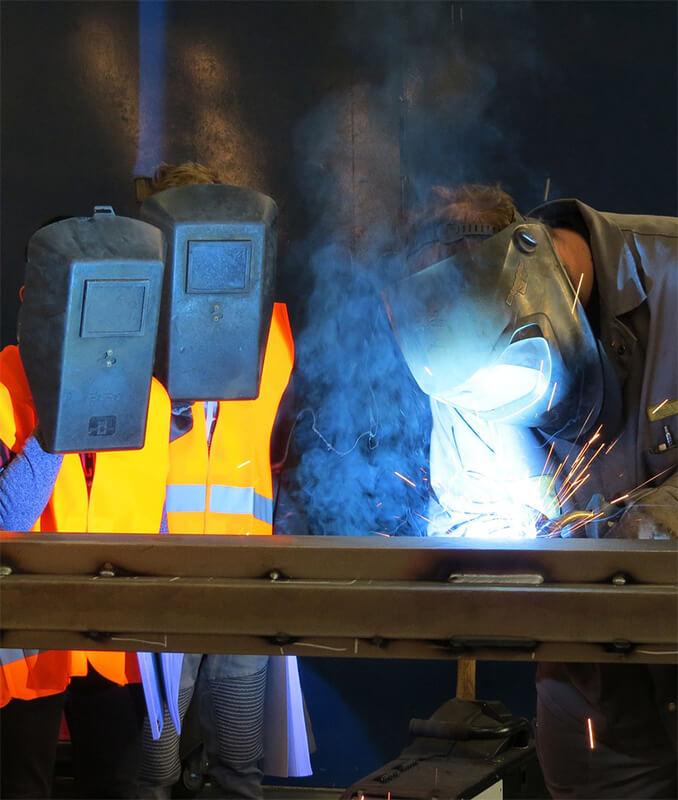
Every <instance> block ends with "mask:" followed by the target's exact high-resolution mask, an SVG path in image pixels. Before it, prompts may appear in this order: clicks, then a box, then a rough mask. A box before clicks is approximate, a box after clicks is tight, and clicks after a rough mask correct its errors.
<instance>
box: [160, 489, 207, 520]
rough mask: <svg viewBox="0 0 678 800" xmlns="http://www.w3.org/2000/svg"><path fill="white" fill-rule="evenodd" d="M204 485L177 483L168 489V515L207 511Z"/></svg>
mask: <svg viewBox="0 0 678 800" xmlns="http://www.w3.org/2000/svg"><path fill="white" fill-rule="evenodd" d="M205 494H206V491H205V484H204V483H175V484H170V485H169V486H168V487H167V500H166V507H167V513H168V514H175V513H181V512H192V513H196V512H197V513H198V514H202V513H204V511H205Z"/></svg>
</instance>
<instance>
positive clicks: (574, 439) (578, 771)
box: [385, 185, 678, 798]
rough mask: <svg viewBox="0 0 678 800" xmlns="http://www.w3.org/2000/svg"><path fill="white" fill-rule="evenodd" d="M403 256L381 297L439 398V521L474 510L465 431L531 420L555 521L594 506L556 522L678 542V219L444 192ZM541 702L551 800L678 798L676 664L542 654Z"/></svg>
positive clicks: (590, 531) (434, 458)
mask: <svg viewBox="0 0 678 800" xmlns="http://www.w3.org/2000/svg"><path fill="white" fill-rule="evenodd" d="M408 252H409V263H410V268H411V274H410V275H409V276H408V277H407V278H406V279H404V280H403V281H402V282H401V283H400V284H398V285H396V286H395V287H392V288H391V289H390V290H389V291H387V292H386V293H385V300H386V304H387V307H388V311H389V315H390V319H391V323H392V326H393V328H394V331H395V334H396V336H397V338H398V341H399V343H400V346H401V348H402V351H403V354H404V356H405V358H406V360H407V362H408V366H409V367H410V370H411V371H412V373H413V375H414V377H415V378H416V380H417V382H418V383H419V385H420V387H421V388H422V389H423V390H424V391H425V392H426V393H428V394H429V395H430V397H431V405H432V409H433V430H432V442H431V484H432V486H434V487H435V488H436V490H437V491H438V492H439V493H440V494H441V495H443V497H442V498H439V499H441V500H442V502H443V508H442V512H441V513H442V514H443V515H444V514H445V513H448V512H455V513H456V516H457V517H459V516H461V517H462V522H463V518H464V514H465V513H466V512H467V511H468V509H465V508H461V510H460V511H458V510H457V509H455V508H454V502H453V501H452V504H451V505H450V497H454V493H455V486H454V484H455V479H456V478H457V477H459V476H460V475H461V477H462V478H466V477H468V476H467V475H465V474H464V469H463V467H464V465H463V463H460V460H459V458H457V459H456V461H455V459H454V457H452V456H451V455H450V454H453V455H454V454H458V453H459V448H458V442H457V440H456V438H455V432H458V431H459V430H461V429H462V428H464V427H468V426H469V425H470V426H471V427H472V428H473V427H474V425H476V427H477V428H478V429H479V436H481V437H482V436H483V435H484V433H486V432H487V430H488V429H490V428H492V427H494V428H496V429H501V428H506V427H508V426H509V425H510V426H512V428H513V429H514V430H515V431H516V432H518V431H520V429H521V428H523V429H527V428H529V429H531V436H530V437H529V442H528V444H529V447H528V448H527V449H528V451H529V450H530V448H531V453H530V454H529V455H528V460H529V458H530V457H531V458H532V461H533V462H534V464H536V465H537V466H538V465H539V463H540V462H541V473H544V474H549V469H550V468H549V467H548V465H547V462H549V461H550V462H551V465H554V464H555V465H557V466H558V468H559V469H560V473H559V474H560V486H561V487H562V491H559V492H558V497H557V500H556V505H555V506H553V505H552V504H551V507H550V508H549V509H548V512H547V513H546V514H545V516H550V517H555V516H557V514H558V512H559V511H563V512H568V511H569V510H571V509H573V508H574V509H577V510H578V511H580V512H586V513H585V514H583V515H582V514H580V515H578V517H577V519H578V520H579V522H578V523H577V525H575V526H567V525H565V524H564V523H563V524H561V525H559V520H561V521H562V520H564V519H567V518H568V517H567V515H565V516H563V517H560V518H558V519H556V520H555V521H553V522H551V523H549V525H547V526H546V530H548V531H549V532H553V531H554V530H555V531H558V530H561V532H562V533H563V534H565V535H567V534H571V535H591V536H610V537H624V538H675V537H676V536H678V473H677V472H676V465H677V464H678V450H677V449H676V446H675V435H676V433H678V430H677V429H676V424H677V421H678V397H677V396H676V394H677V392H678V359H677V358H676V342H677V329H676V318H675V308H676V303H677V301H678V266H677V265H678V220H676V219H675V218H671V217H657V216H639V215H627V214H613V213H603V212H599V211H595V210H594V209H592V208H590V207H589V206H587V205H585V204H584V203H582V202H581V201H579V200H560V201H555V202H550V203H546V204H544V205H542V206H541V207H539V208H537V209H535V210H534V211H532V212H531V213H530V214H529V215H528V216H527V217H523V216H521V215H520V214H519V213H518V211H517V209H516V208H515V204H514V202H513V200H512V199H511V198H510V197H509V196H508V195H507V194H506V193H505V192H503V191H502V190H501V189H500V187H498V186H496V187H493V186H481V185H466V186H462V187H459V188H454V189H453V188H447V187H438V188H436V189H435V190H434V191H433V192H432V195H431V199H430V202H429V205H428V207H427V208H425V209H424V211H423V213H422V214H421V215H417V216H416V218H415V219H414V220H413V225H412V230H411V234H410V242H409V251H408ZM518 439H520V440H521V442H520V443H521V444H525V432H524V431H523V432H521V433H520V434H519V436H518V434H516V439H515V441H516V442H518ZM603 443H604V445H605V446H603ZM535 453H536V455H535ZM517 456H518V459H519V460H520V459H522V458H524V456H523V455H522V454H520V453H517ZM578 459H579V460H578ZM582 465H585V470H583V471H581V472H580V471H579V469H580V467H581V466H582ZM573 470H574V472H573ZM541 473H540V472H539V471H537V472H536V473H534V474H536V475H537V476H540V475H541ZM556 473H558V470H557V469H556V470H555V473H554V476H553V477H554V478H555V477H556ZM568 480H569V485H568V483H567V482H568ZM548 483H549V485H552V484H553V483H555V484H556V485H557V483H558V482H556V481H554V480H553V479H552V480H550V481H549V482H548ZM446 491H447V492H448V493H449V495H450V496H448V497H445V492H446ZM547 505H548V503H547ZM491 510H492V509H490V511H491ZM581 520H585V521H586V520H588V524H582V523H581ZM457 524H459V520H458V519H454V520H453V523H452V525H457ZM439 527H440V522H439V523H438V529H439ZM443 527H444V526H443ZM577 528H578V530H577ZM432 532H435V531H432ZM537 695H538V707H537V724H538V729H537V748H538V753H539V758H540V762H541V765H542V769H543V772H544V776H545V779H546V782H547V786H548V787H549V791H550V792H551V794H552V795H553V797H556V798H565V797H579V798H582V797H586V798H599V797H600V798H608V797H609V798H613V797H614V798H619V797H633V798H639V797H643V798H649V797H665V798H668V797H675V796H676V795H677V787H676V668H675V667H674V666H672V665H657V666H655V665H652V666H646V665H641V664H623V665H618V664H555V663H543V664H540V665H539V668H538V673H537Z"/></svg>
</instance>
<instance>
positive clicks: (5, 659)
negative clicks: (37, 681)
mask: <svg viewBox="0 0 678 800" xmlns="http://www.w3.org/2000/svg"><path fill="white" fill-rule="evenodd" d="M39 652H40V651H39V650H15V649H10V648H9V647H3V648H2V649H0V664H3V665H4V664H13V663H14V662H15V661H21V660H22V659H23V658H30V657H31V656H37V654H38V653H39Z"/></svg>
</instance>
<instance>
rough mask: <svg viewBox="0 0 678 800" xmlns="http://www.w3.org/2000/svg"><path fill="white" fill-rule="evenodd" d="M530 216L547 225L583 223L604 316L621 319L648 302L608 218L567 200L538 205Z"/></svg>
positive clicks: (633, 262)
mask: <svg viewBox="0 0 678 800" xmlns="http://www.w3.org/2000/svg"><path fill="white" fill-rule="evenodd" d="M529 216H531V217H532V216H533V217H538V218H539V219H542V220H544V221H545V222H547V223H549V224H555V223H557V221H558V220H562V219H567V218H568V217H569V218H572V217H573V216H579V217H580V218H581V219H582V220H583V221H584V224H585V225H586V227H587V229H588V232H589V243H590V246H591V253H592V256H593V268H594V272H595V276H596V282H597V284H598V291H599V295H600V303H601V306H602V308H601V311H602V312H603V314H604V315H605V316H608V317H609V316H612V317H620V316H621V315H622V314H626V313H628V312H629V311H633V310H634V309H635V308H638V306H640V305H641V304H642V303H643V302H644V301H645V300H646V299H647V295H646V293H645V289H644V288H643V284H642V281H641V278H640V273H639V271H638V264H637V262H636V257H635V256H634V252H633V250H632V249H631V248H630V247H629V244H628V242H627V241H626V239H625V237H624V234H623V232H622V230H621V228H620V227H619V226H618V225H616V224H615V223H614V222H613V221H612V219H611V218H610V216H609V215H607V214H605V213H601V212H600V211H596V210H595V209H593V208H591V207H590V206H587V205H586V204H585V203H582V202H581V200H575V199H567V200H554V201H553V202H550V203H545V204H544V205H541V206H538V207H537V208H535V209H534V210H533V211H531V212H530V214H529Z"/></svg>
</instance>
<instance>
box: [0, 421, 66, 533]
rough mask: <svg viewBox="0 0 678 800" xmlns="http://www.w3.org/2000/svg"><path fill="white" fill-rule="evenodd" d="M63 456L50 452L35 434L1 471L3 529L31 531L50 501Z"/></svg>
mask: <svg viewBox="0 0 678 800" xmlns="http://www.w3.org/2000/svg"><path fill="white" fill-rule="evenodd" d="M62 460H63V456H61V455H54V454H52V453H46V452H45V451H44V450H43V449H42V447H40V444H39V443H38V440H37V439H36V438H35V435H32V436H30V437H29V438H28V439H27V440H26V443H25V445H24V449H23V450H22V452H21V453H19V454H18V455H16V456H14V458H13V459H12V460H11V461H10V462H9V464H7V466H6V467H5V468H4V469H3V470H2V472H0V530H3V531H30V530H31V528H32V527H33V525H35V522H36V520H37V519H38V517H39V516H40V514H42V512H43V510H44V508H45V506H46V505H47V502H48V501H49V498H50V495H51V494H52V490H53V489H54V483H55V481H56V479H57V475H58V474H59V470H60V469H61V462H62Z"/></svg>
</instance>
